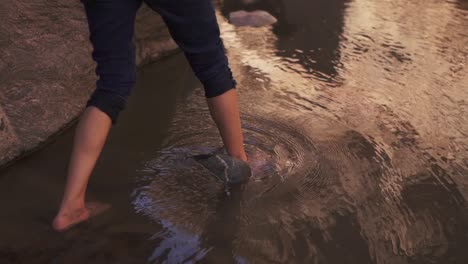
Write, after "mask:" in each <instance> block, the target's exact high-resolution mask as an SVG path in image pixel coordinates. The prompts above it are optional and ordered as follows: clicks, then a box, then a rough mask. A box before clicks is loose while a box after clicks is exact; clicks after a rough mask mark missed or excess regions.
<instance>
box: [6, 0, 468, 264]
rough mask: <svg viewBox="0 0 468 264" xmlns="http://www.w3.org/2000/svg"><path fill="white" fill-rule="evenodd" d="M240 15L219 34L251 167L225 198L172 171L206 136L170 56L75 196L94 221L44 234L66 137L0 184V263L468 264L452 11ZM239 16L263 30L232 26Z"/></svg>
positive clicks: (460, 23)
mask: <svg viewBox="0 0 468 264" xmlns="http://www.w3.org/2000/svg"><path fill="white" fill-rule="evenodd" d="M238 2H239V1H226V0H225V1H220V3H218V5H219V10H220V11H219V15H220V21H219V22H220V26H221V30H222V33H223V39H224V42H225V46H226V48H227V50H228V56H229V59H230V61H231V66H232V69H233V72H234V74H235V76H236V78H237V80H238V83H239V86H238V92H239V96H240V104H241V109H242V119H243V127H244V130H245V135H246V146H247V150H248V153H249V156H250V157H251V158H252V159H253V160H255V161H256V162H257V163H258V164H259V166H260V167H261V171H260V172H259V173H256V174H255V175H254V177H253V178H252V179H251V180H250V182H249V183H248V184H247V185H246V186H244V187H243V188H242V189H241V190H236V189H235V190H231V194H230V195H226V194H225V192H224V188H223V186H222V185H221V184H220V183H219V182H217V181H216V180H215V178H213V177H210V176H209V175H207V174H206V172H205V171H203V170H202V169H200V167H197V166H195V164H194V163H193V162H192V161H191V160H190V159H187V157H189V156H190V155H192V154H198V153H206V152H210V151H213V150H215V149H216V148H217V147H219V146H220V145H221V141H220V139H219V137H218V134H217V131H216V128H215V126H214V124H213V123H212V122H211V120H210V119H209V113H208V110H207V108H206V103H205V101H204V98H203V95H202V90H201V89H200V85H199V84H198V82H197V81H196V80H195V78H194V77H193V75H192V73H191V72H190V70H189V68H188V66H187V64H186V63H185V61H184V59H183V57H182V56H180V55H178V56H174V57H171V58H169V59H167V60H165V61H162V62H159V63H158V64H156V65H151V66H149V67H147V68H145V69H142V70H141V71H140V73H139V82H138V86H137V87H136V90H135V94H134V95H133V97H132V101H131V102H130V106H129V108H128V110H127V111H126V112H125V113H124V114H123V116H122V120H121V122H120V123H119V124H118V126H117V127H116V128H115V129H114V130H113V131H112V133H113V134H112V135H111V138H110V139H109V141H108V144H107V145H106V150H105V151H104V153H103V156H102V159H101V160H100V163H99V164H98V167H97V169H96V173H95V174H96V175H95V176H94V177H93V179H92V182H91V184H90V188H91V189H90V197H92V198H95V199H100V200H104V201H107V202H110V203H111V204H112V206H113V209H112V210H111V211H110V212H109V213H107V214H105V215H103V216H102V217H99V218H96V219H94V220H93V221H90V222H89V223H86V224H85V225H82V226H80V227H77V228H76V229H74V230H72V231H70V232H69V233H66V234H64V235H60V234H56V233H54V232H52V231H51V230H50V228H49V226H48V225H49V222H50V219H51V218H52V217H53V214H54V213H55V209H56V206H57V205H58V202H59V198H60V195H61V188H62V187H63V182H64V171H65V169H66V162H67V159H68V153H69V150H70V147H71V136H72V131H69V132H67V133H66V134H64V135H63V136H61V137H60V138H58V139H57V140H56V141H55V142H54V143H52V144H51V145H50V146H49V147H47V148H46V149H44V150H42V151H41V152H39V153H36V154H35V155H33V156H31V157H29V158H27V159H25V160H23V161H21V162H19V163H18V164H16V165H15V166H13V167H11V168H9V169H7V170H5V171H4V172H3V173H2V176H1V177H0V181H1V184H0V189H1V190H0V197H1V198H2V199H1V201H2V202H1V203H2V205H3V206H2V207H3V213H5V217H2V218H1V219H0V231H1V234H2V237H1V238H0V259H5V260H6V262H7V263H8V261H10V262H14V261H15V260H18V261H20V262H28V263H34V262H39V263H40V262H46V263H47V262H52V263H69V262H74V261H76V262H77V263H82V262H87V263H89V262H91V263H103V262H110V263H113V262H117V261H118V260H119V261H121V262H123V263H130V262H133V263H134V262H137V263H141V262H150V263H160V262H167V263H182V262H188V263H191V262H196V261H200V262H204V263H232V262H233V263H468V252H466V245H467V244H468V208H467V203H466V202H467V199H468V180H467V178H466V176H467V175H468V122H467V121H468V120H467V116H468V115H467V113H468V89H466V87H467V85H468V71H467V69H466V64H467V59H468V48H467V47H468V31H466V28H467V27H468V11H467V10H468V3H467V2H466V1H402V0H396V1H370V0H354V1H342V0H333V1H325V0H316V1H306V0H288V1H280V0H277V1H273V0H270V1H256V3H255V4H253V6H250V7H246V6H245V5H244V4H240V3H238ZM240 8H247V9H251V10H255V9H263V10H267V11H268V12H270V13H271V14H273V15H274V16H275V17H277V18H278V24H276V25H274V26H272V27H265V28H235V27H233V26H231V25H229V24H228V23H227V22H226V17H227V16H228V14H229V12H230V11H235V10H237V9H240ZM64 153H67V155H64Z"/></svg>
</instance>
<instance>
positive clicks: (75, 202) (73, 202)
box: [60, 199, 85, 212]
mask: <svg viewBox="0 0 468 264" xmlns="http://www.w3.org/2000/svg"><path fill="white" fill-rule="evenodd" d="M83 208H85V202H84V199H67V200H63V201H62V204H61V205H60V212H66V211H72V210H79V209H83Z"/></svg>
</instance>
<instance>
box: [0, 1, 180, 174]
mask: <svg viewBox="0 0 468 264" xmlns="http://www.w3.org/2000/svg"><path fill="white" fill-rule="evenodd" d="M135 26H136V33H135V42H136V46H137V49H138V50H137V62H138V64H139V65H141V64H145V63H147V62H150V61H153V60H155V59H157V58H159V57H161V56H163V55H166V54H169V53H171V52H173V51H174V50H176V44H175V43H174V41H173V40H172V39H171V38H170V35H169V32H168V30H167V29H166V26H165V24H164V23H163V21H162V19H161V18H160V17H159V16H158V15H157V14H156V13H155V12H153V11H152V10H150V9H149V8H148V7H146V6H143V7H142V8H141V9H140V11H139V13H138V16H137V21H136V25H135ZM0 36H1V38H0V80H1V82H0V109H2V110H1V111H0V118H2V121H1V122H2V123H1V124H0V126H1V127H3V128H4V129H5V128H9V130H8V131H7V132H5V131H4V129H3V130H1V131H0V166H2V165H4V164H6V163H7V162H8V161H10V160H12V159H13V158H15V157H17V156H18V155H20V154H21V153H28V152H30V150H32V149H35V148H37V147H38V146H39V145H41V143H44V142H45V141H47V139H48V138H50V137H51V135H54V134H56V133H57V132H58V131H60V130H61V129H62V128H64V127H66V126H67V125H68V124H69V123H70V122H71V121H73V120H74V119H75V118H76V117H77V116H78V115H79V114H80V113H81V111H82V110H83V108H84V105H85V103H86V101H87V99H88V97H89V95H90V93H91V92H92V91H93V89H94V82H95V80H96V76H95V74H94V69H95V63H94V62H93V60H92V58H91V44H90V43H89V33H88V25H87V22H86V15H85V13H84V9H83V5H82V4H81V3H80V1H76V0H64V1H60V3H58V2H57V1H39V0H32V1H6V2H5V1H2V2H0ZM4 120H8V125H5V124H6V123H5V122H6V121H4ZM5 133H7V134H8V136H4V134H5ZM12 138H13V139H14V140H13V141H12ZM12 142H14V143H12Z"/></svg>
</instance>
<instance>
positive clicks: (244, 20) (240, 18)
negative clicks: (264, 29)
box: [229, 10, 278, 27]
mask: <svg viewBox="0 0 468 264" xmlns="http://www.w3.org/2000/svg"><path fill="white" fill-rule="evenodd" d="M277 21H278V20H277V19H276V18H275V17H274V16H272V15H271V14H270V13H268V12H267V11H263V10H256V11H252V12H247V11H244V10H241V11H235V12H231V13H229V23H231V24H233V25H235V26H239V27H242V26H250V27H261V26H268V25H271V24H274V23H276V22H277Z"/></svg>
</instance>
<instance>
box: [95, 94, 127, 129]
mask: <svg viewBox="0 0 468 264" xmlns="http://www.w3.org/2000/svg"><path fill="white" fill-rule="evenodd" d="M125 104H126V99H125V98H123V97H122V96H120V95H116V94H115V93H112V92H109V91H105V90H95V91H94V93H93V94H92V95H91V97H90V99H89V100H88V102H87V103H86V107H88V106H94V107H97V108H98V109H99V110H101V111H103V112H104V113H106V114H107V115H108V116H109V117H110V119H111V120H112V124H115V123H116V122H117V118H118V116H119V113H120V112H121V111H122V110H123V109H124V107H125Z"/></svg>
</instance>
